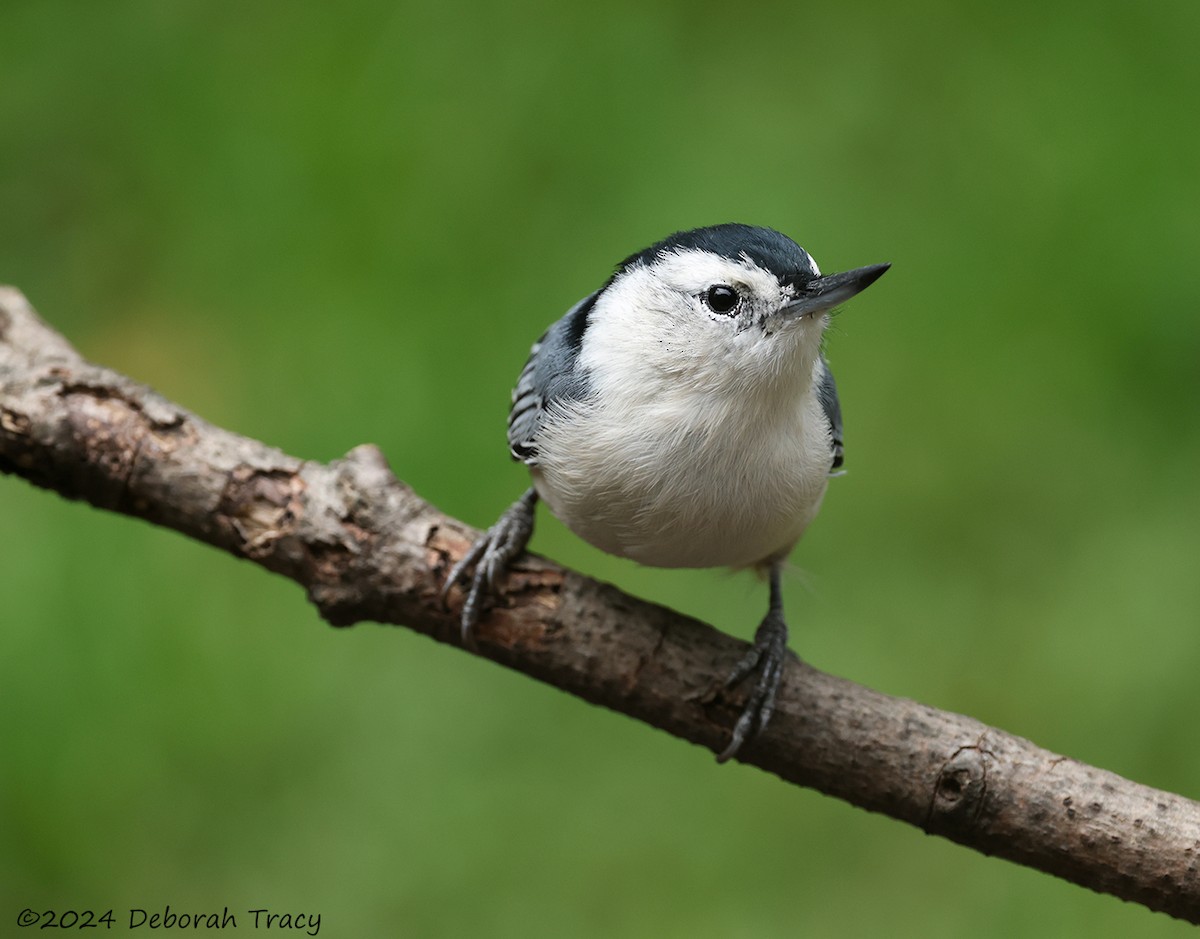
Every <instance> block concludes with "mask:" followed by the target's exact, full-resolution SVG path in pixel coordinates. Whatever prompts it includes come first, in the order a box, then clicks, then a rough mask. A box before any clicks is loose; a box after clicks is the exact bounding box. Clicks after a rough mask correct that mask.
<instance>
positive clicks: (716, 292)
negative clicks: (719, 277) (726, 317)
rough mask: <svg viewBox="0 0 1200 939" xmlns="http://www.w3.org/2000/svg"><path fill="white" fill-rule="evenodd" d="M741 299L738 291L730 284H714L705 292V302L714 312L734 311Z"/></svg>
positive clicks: (727, 312)
mask: <svg viewBox="0 0 1200 939" xmlns="http://www.w3.org/2000/svg"><path fill="white" fill-rule="evenodd" d="M741 300H742V298H741V296H740V295H739V294H738V292H737V291H736V290H734V289H733V288H732V287H730V286H729V285H728V284H713V285H712V286H711V287H709V288H708V290H707V291H706V292H705V294H704V302H705V303H707V304H708V308H709V309H710V310H712V311H713V312H714V313H721V314H729V313H732V312H733V311H734V310H735V309H737V305H738V304H739V303H740V302H741Z"/></svg>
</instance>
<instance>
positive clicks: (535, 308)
mask: <svg viewBox="0 0 1200 939" xmlns="http://www.w3.org/2000/svg"><path fill="white" fill-rule="evenodd" d="M0 37H3V38H2V40H0V48H2V50H3V53H2V55H0V134H2V141H0V281H3V282H7V283H11V284H14V285H17V286H19V287H20V288H21V289H22V290H24V291H25V292H26V293H27V295H28V296H29V297H30V299H31V300H32V301H33V303H34V304H35V305H36V306H37V307H38V309H39V310H40V311H41V312H42V314H43V315H44V316H45V317H46V318H47V319H48V320H50V321H51V322H52V323H53V324H54V325H56V326H57V327H58V328H59V329H61V330H62V331H63V332H64V333H65V334H66V336H67V337H68V338H70V339H71V340H72V341H73V342H74V343H75V344H76V346H77V347H78V348H79V349H80V350H81V351H82V352H83V353H84V354H85V355H87V356H88V357H90V358H92V359H94V360H96V361H99V362H102V363H104V364H107V365H109V366H112V367H114V368H116V369H118V370H121V371H123V372H126V373H128V374H131V375H133V376H135V377H136V378H138V379H140V380H143V381H145V382H147V383H148V384H150V385H152V386H153V387H155V388H156V389H158V390H159V391H161V392H162V393H164V394H165V395H167V396H168V397H170V398H172V399H174V400H176V401H178V402H180V403H181V404H183V405H185V406H186V407H189V408H191V409H193V410H194V411H196V412H198V413H199V414H201V415H203V416H204V417H206V418H207V419H209V420H211V421H213V422H215V423H218V424H221V425H224V426H227V427H230V428H232V429H235V430H237V431H239V432H242V433H245V434H248V435H251V436H254V437H258V438H261V439H263V440H265V441H267V442H269V443H271V444H274V445H277V446H279V447H282V448H283V449H284V450H287V451H289V452H291V453H294V454H297V455H300V456H304V457H307V458H312V459H317V460H328V459H331V458H334V457H337V456H339V455H340V454H342V453H344V452H345V451H346V450H348V449H350V448H351V447H353V446H355V445H357V444H359V443H362V442H366V441H371V442H375V443H377V444H379V445H380V446H381V447H382V448H383V449H384V451H385V452H386V453H387V454H388V456H389V458H390V459H391V461H392V464H393V467H394V468H395V470H396V472H397V474H398V475H399V476H400V477H401V478H403V479H405V480H406V481H408V482H409V483H411V484H412V485H413V486H414V487H415V488H416V490H417V491H418V492H420V493H421V494H423V495H424V496H426V497H427V498H429V499H430V500H432V501H433V502H434V503H436V504H437V505H438V506H439V507H441V508H443V509H445V510H447V511H449V512H451V513H452V514H455V515H457V516H459V517H461V518H463V519H466V520H468V521H470V522H472V523H474V524H476V525H484V524H487V523H490V522H491V521H492V520H493V519H494V517H495V516H496V515H497V513H498V512H499V511H500V509H501V508H502V507H503V506H505V505H507V504H508V503H509V501H511V499H513V498H514V497H515V496H516V494H517V493H518V492H519V491H520V490H521V489H522V488H523V486H524V485H525V474H524V472H523V470H522V469H521V468H520V467H518V466H516V465H513V464H511V463H510V462H509V460H508V457H507V454H506V450H505V443H504V420H505V415H506V404H507V396H508V392H509V389H510V387H511V385H512V383H513V381H514V379H515V377H516V374H517V372H518V371H519V369H520V367H521V365H522V363H523V362H524V357H525V355H526V352H527V351H528V347H529V344H530V342H531V341H532V340H533V339H534V338H535V337H536V336H537V334H538V332H539V331H540V330H541V329H542V328H543V327H544V326H545V325H546V324H547V323H549V322H550V321H551V320H552V319H554V318H556V317H557V316H558V315H559V314H560V313H561V312H562V311H563V310H565V309H566V308H567V306H568V305H570V304H571V303H573V302H574V301H575V300H576V299H578V298H579V297H580V296H582V295H583V294H585V293H587V292H589V291H590V290H592V289H594V288H595V287H596V286H597V285H598V284H599V283H600V282H601V281H602V280H603V278H604V277H605V276H606V274H607V272H608V270H609V269H610V268H611V266H612V265H613V264H614V263H615V262H616V261H618V260H619V259H620V258H622V257H624V256H625V255H626V254H628V253H629V252H631V251H633V250H635V249H637V248H640V247H642V246H643V245H645V244H647V243H649V242H651V241H653V240H655V239H657V238H659V237H661V236H663V235H665V234H667V233H668V232H670V231H673V230H676V229H679V228H687V227H692V226H696V225H702V224H707V223H713V222H719V221H727V220H740V221H747V222H753V223H758V224H765V225H771V226H774V227H776V228H779V229H781V230H783V231H785V232H787V233H789V234H791V235H793V236H795V237H796V238H797V240H799V241H800V242H801V243H802V244H804V245H805V246H806V247H807V248H808V249H809V250H811V251H812V252H813V254H814V255H815V256H816V257H817V259H818V261H819V262H820V263H821V265H822V266H823V268H824V269H826V270H838V269H844V268H848V267H853V266H857V265H862V264H869V263H874V262H878V261H891V262H892V263H893V265H894V267H893V270H892V272H891V273H890V274H889V275H888V276H887V278H885V279H884V280H883V281H881V282H880V283H879V284H878V285H877V286H876V287H875V288H873V289H872V290H871V291H869V292H868V293H867V294H865V295H864V296H863V297H861V298H859V299H857V300H855V301H854V302H853V304H851V305H850V306H849V307H848V308H847V310H846V311H845V313H844V314H843V315H841V316H839V317H838V318H837V319H836V321H835V326H834V329H833V331H832V334H831V336H830V346H829V348H830V358H831V361H832V362H833V365H834V367H835V370H836V372H837V375H838V379H839V382H840V384H841V387H842V398H843V403H844V408H845V412H846V422H847V469H848V470H849V474H848V475H847V476H846V477H845V478H844V479H839V480H837V481H836V484H835V485H834V486H833V487H831V492H830V494H829V496H828V498H827V500H826V504H825V508H824V511H823V513H822V516H821V518H820V519H819V520H818V522H817V524H816V525H815V526H814V527H813V528H812V530H811V531H810V532H809V534H808V535H807V536H806V538H805V540H804V542H803V543H802V544H801V546H800V548H799V549H798V550H797V552H796V554H795V557H794V563H795V567H796V572H795V573H794V574H793V576H791V578H790V579H789V582H788V585H787V593H788V598H787V602H788V608H789V610H790V614H791V619H792V623H793V646H794V647H795V648H796V649H797V650H798V651H800V653H801V654H802V655H804V656H805V657H806V658H807V659H808V660H810V661H811V662H813V663H814V664H815V665H817V666H819V667H821V668H824V669H826V670H829V671H833V672H835V673H838V674H841V675H846V676H849V677H851V678H854V679H855V680H857V681H860V682H863V683H865V684H867V685H870V686H872V687H875V688H879V689H881V690H884V691H887V692H890V693H893V694H900V695H905V696H910V697H914V698H917V699H919V700H921V701H924V702H927V703H930V704H933V705H936V706H938V707H942V708H947V709H951V710H955V711H960V712H965V713H968V714H971V715H973V716H975V717H977V718H980V719H981V720H984V721H987V722H989V723H992V724H995V725H997V726H999V727H1002V728H1004V729H1006V730H1010V731H1013V732H1016V733H1019V734H1023V735H1026V736H1028V737H1031V738H1032V739H1033V740H1035V741H1037V742H1038V743H1040V744H1042V745H1044V746H1047V747H1049V748H1051V749H1054V750H1057V751H1060V752H1062V753H1065V754H1068V755H1070V756H1074V757H1077V758H1079V759H1082V760H1085V761H1088V762H1091V763H1095V764H1098V765H1100V766H1103V767H1106V768H1108V769H1112V770H1115V771H1116V772H1119V773H1122V774H1124V775H1127V776H1129V777H1132V778H1134V779H1137V780H1139V781H1141V782H1145V783H1148V784H1151V785H1154V786H1158V787H1162V788H1166V789H1170V790H1173V791H1176V792H1181V793H1183V794H1185V795H1189V796H1191V797H1193V798H1195V797H1198V796H1200V747H1197V746H1196V738H1195V715H1196V713H1197V711H1198V709H1200V682H1198V681H1197V675H1198V674H1200V636H1198V635H1197V625H1198V623H1197V620H1198V615H1197V614H1198V611H1200V576H1197V571H1196V562H1197V558H1198V557H1200V531H1198V526H1197V522H1198V521H1200V483H1198V482H1197V475H1198V474H1197V472H1196V467H1197V465H1198V463H1200V421H1197V410H1198V406H1200V368H1198V366H1200V355H1198V353H1200V315H1198V312H1200V310H1198V301H1200V274H1198V273H1197V272H1198V270H1200V266H1198V265H1197V263H1196V255H1197V252H1198V250H1200V223H1198V222H1197V206H1198V205H1200V172H1198V168H1200V124H1198V123H1197V121H1196V117H1195V114H1196V106H1197V101H1198V100H1200V58H1198V57H1197V55H1196V46H1197V42H1198V40H1200V5H1198V4H1196V3H1194V2H1191V0H1188V2H1176V3H1173V4H1172V3H1166V4H1154V5H1140V6H1134V5H1127V4H1117V3H1111V2H1109V3H1099V4H1097V3H1089V4H1086V5H1085V4H1077V3H1070V4H1061V5H1054V4H1046V3H1038V4H1033V3H1029V2H1014V3H1006V4H997V5H982V4H975V5H971V4H962V3H957V2H951V0H925V2H922V0H917V2H914V3H906V4H896V3H885V2H868V3H861V4H857V5H847V4H844V3H824V4H811V5H800V4H795V3H783V2H775V3H763V4H756V5H751V4H747V5H744V6H742V7H740V8H739V7H734V6H730V5H728V4H723V3H711V2H709V3H690V4H689V3H682V2H665V3H650V4H648V3H646V2H644V0H636V2H635V0H610V2H604V3H600V4H586V5H581V6H579V7H571V6H569V5H564V4H560V3H551V2H544V0H517V2H510V3H505V4H495V5H480V4H474V5H454V4H434V3H400V4H383V3H365V2H364V3H349V4H338V5H334V4H324V3H315V2H296V3H291V4H271V5H266V4H262V5H249V4H240V3H237V4H235V3H229V2H217V3H199V2H174V3H172V2H162V0H143V2H126V0H121V2H113V3H105V4H82V3H60V2H45V0H42V2H37V3H32V2H30V3H26V2H17V0H9V2H6V3H4V4H3V5H0ZM0 524H2V526H3V533H2V537H0V597H2V598H3V599H2V601H0V610H2V616H3V628H2V629H0V689H3V691H2V692H0V699H2V705H0V799H2V804H0V811H2V815H0V868H2V870H0V874H2V876H0V901H2V903H0V916H3V917H4V918H5V919H4V921H5V922H8V923H11V922H12V921H13V917H15V915H16V913H17V912H18V911H19V910H20V909H21V908H22V907H25V906H29V907H33V908H35V909H42V908H47V907H49V908H59V909H64V908H76V909H80V908H87V907H91V908H99V909H104V908H108V907H115V908H117V909H118V910H122V909H125V910H127V909H128V908H129V907H144V908H150V909H153V908H156V907H157V908H159V909H161V908H162V906H163V905H165V904H168V903H169V904H171V906H172V908H173V909H176V910H180V909H185V908H190V909H218V910H219V909H220V908H222V907H223V906H225V905H228V906H230V908H231V909H234V910H242V909H249V908H254V907H269V908H271V909H273V910H278V911H286V910H305V911H310V912H320V913H321V915H322V931H321V934H322V935H327V936H368V935H385V934H394V935H404V936H462V935H472V936H531V935H532V936H538V935H548V936H549V935H554V936H561V935H571V936H613V935H627V936H649V935H654V936H706V935H712V936H746V937H750V936H764V935H811V936H875V935H881V934H884V933H886V934H887V935H891V936H922V937H941V936H957V935H961V934H963V933H964V932H966V931H968V930H969V931H970V932H971V933H972V934H973V935H976V936H1013V935H1046V936H1073V935H1086V936H1089V937H1098V936H1120V937H1127V936H1132V935H1137V936H1167V935H1183V934H1184V929H1185V927H1183V926H1182V925H1181V924H1178V923H1175V922H1172V921H1170V920H1168V919H1167V918H1166V917H1164V916H1162V915H1159V914H1152V913H1149V912H1147V911H1145V910H1143V909H1141V908H1139V907H1135V906H1131V905H1127V904H1122V903H1120V902H1119V901H1117V900H1114V899H1112V898H1108V897H1101V896H1097V895H1093V894H1091V893H1089V892H1087V891H1085V890H1082V889H1080V888H1077V887H1074V886H1072V885H1069V884H1066V883H1062V882H1059V881H1057V880H1055V879H1053V878H1050V877H1047V876H1045V875H1042V874H1039V873H1034V872H1032V871H1028V870H1024V869H1021V868H1018V867H1016V866H1014V865H1011V864H1008V863H1006V862H1003V861H999V860H994V859H988V858H984V857H982V856H979V855H976V854H974V853H972V852H969V851H966V850H964V849H962V848H959V847H956V846H953V845H950V844H948V843H945V842H943V841H941V840H939V839H933V838H927V837H925V836H924V835H922V834H921V833H920V832H919V831H917V830H915V829H913V828H910V827H907V826H904V825H901V824H899V823H896V822H893V821H891V820H888V819H885V818H881V817H876V816H869V815H867V814H866V813H864V812H862V811H859V810H857V809H853V808H851V807H849V806H847V805H844V804H842V803H840V802H836V801H834V800H831V799H828V798H826V797H823V796H820V795H818V794H816V793H813V792H809V791H806V790H798V789H796V788H794V787H791V786H787V785H784V784H782V783H780V782H779V781H778V780H776V779H774V778H772V777H769V776H767V775H765V774H762V773H760V772H757V771H755V770H753V769H749V768H745V767H736V766H733V767H718V766H717V765H716V764H715V763H714V761H713V758H712V756H711V754H709V753H708V752H706V751H702V750H700V749H698V748H695V747H692V746H689V745H687V744H684V743H682V742H680V741H677V740H674V739H671V738H668V737H666V736H664V735H662V734H659V733H655V732H653V731H650V730H648V729H647V728H645V727H643V726H641V725H638V724H635V723H633V722H631V721H629V720H627V719H624V718H622V717H619V716H616V715H613V714H610V713H608V712H605V711H601V710H599V709H595V708H592V707H589V706H587V705H585V704H583V703H581V702H579V701H577V700H574V699H572V698H569V697H567V696H565V695H563V694H561V693H559V692H557V691H554V690H552V689H549V688H546V687H542V686H540V685H538V684H536V683H534V682H532V681H530V680H528V679H526V678H524V677H522V676H519V675H515V674H511V673H508V672H505V671H503V670H502V669H499V668H497V667H495V666H493V665H491V664H489V663H487V662H485V661H483V660H479V659H475V658H472V657H470V656H466V655H463V654H461V653H459V652H457V651H455V650H452V649H449V648H443V647H440V646H437V645H436V644H434V643H432V642H430V641H428V640H427V639H424V638H422V637H420V636H417V635H415V634H411V633H409V632H407V631H405V630H403V629H394V628H381V627H378V626H374V625H370V624H363V625H360V626H358V627H356V628H354V629H350V630H343V631H335V630H333V629H330V628H329V627H327V626H325V625H323V624H322V623H321V622H320V621H319V620H318V618H317V617H316V616H315V615H314V613H313V610H312V609H311V608H310V607H309V606H308V604H307V603H306V601H305V599H304V597H303V595H302V593H301V591H299V590H298V589H296V588H295V587H294V586H292V585H291V584H289V583H287V582H285V581H283V580H281V579H278V578H273V577H271V576H268V575H266V574H264V573H263V572H262V571H260V570H258V569H257V568H255V567H253V566H252V565H248V564H241V563H238V562H236V561H234V560H232V559H231V558H229V557H227V556H224V555H221V554H219V553H218V552H216V551H213V550H211V549H209V548H206V547H204V546H202V545H199V544H195V543H192V542H189V541H187V540H185V539H184V538H182V537H180V536H177V535H175V534H173V533H170V532H167V531H163V530H158V529H155V528H152V527H150V526H149V525H146V524H143V523H141V522H137V521H133V520H130V519H127V518H122V517H118V516H115V515H110V514H105V513H102V512H99V511H96V510H93V509H90V508H88V507H86V506H83V505H79V504H69V503H67V502H65V501H63V500H61V499H60V498H58V497H57V496H54V495H51V494H48V493H45V492H41V491H38V490H34V489H33V488H31V487H30V486H28V485H27V484H26V483H24V482H22V481H21V480H18V479H13V478H8V477H5V478H0ZM534 548H535V549H536V550H538V551H539V552H541V553H544V554H547V555H549V556H551V557H554V558H556V559H558V560H560V561H562V562H563V563H566V564H568V565H572V566H574V567H577V568H579V569H581V570H583V571H587V572H589V573H592V574H594V575H596V576H598V577H601V578H605V579H608V580H611V581H614V582H616V583H618V584H620V585H621V586H623V587H624V588H626V589H628V590H630V591H632V592H634V593H636V594H639V595H642V596H646V597H649V598H652V599H654V600H657V601H660V602H663V603H667V604H670V605H673V606H675V607H677V608H679V609H681V610H684V611H686V612H689V613H692V614H696V615H701V616H703V618H705V619H707V620H708V621H710V622H713V623H714V624H718V625H720V626H722V627H725V628H727V629H728V630H729V631H730V632H734V633H736V634H739V635H743V636H747V635H749V634H750V632H751V631H752V629H753V627H754V625H755V624H756V623H757V621H758V619H759V618H760V617H761V615H762V611H763V609H764V603H765V597H764V592H763V589H762V587H761V586H760V585H759V584H757V583H755V582H754V581H753V579H751V578H749V577H742V576H729V575H725V574H721V573H718V572H705V571H700V572H672V571H654V570H643V569H638V568H636V567H634V566H633V565H631V564H626V563H623V562H620V561H617V560H614V559H612V558H609V557H606V556H604V555H602V554H600V553H599V552H597V551H594V550H592V549H590V548H589V547H588V546H586V545H584V544H583V543H581V542H580V541H578V540H577V539H575V538H574V537H572V536H571V535H570V534H569V533H568V532H566V531H565V529H563V528H562V526H561V525H559V524H558V523H557V522H556V521H555V520H554V519H553V518H552V517H551V516H549V514H548V513H542V514H541V516H540V519H539V529H538V533H537V535H536V537H535V541H534ZM9 928H10V927H8V926H6V927H4V929H3V931H4V932H6V933H7V932H8V930H9ZM243 928H245V927H243Z"/></svg>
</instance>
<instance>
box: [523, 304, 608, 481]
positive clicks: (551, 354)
mask: <svg viewBox="0 0 1200 939" xmlns="http://www.w3.org/2000/svg"><path fill="white" fill-rule="evenodd" d="M599 293H600V291H599V290H597V291H596V292H595V293H591V294H588V295H587V296H586V297H584V298H583V299H582V300H580V301H579V302H578V303H576V304H575V305H574V306H573V307H571V309H569V310H567V312H566V313H565V314H564V315H563V318H562V319H560V320H559V321H558V322H557V323H555V324H554V325H553V326H551V327H550V328H549V329H547V330H546V332H545V333H543V334H542V338H541V339H539V340H538V341H537V342H535V343H534V344H533V348H532V349H530V350H529V361H528V362H526V363H525V368H524V369H522V370H521V377H520V378H518V379H517V387H516V388H514V389H513V393H512V410H510V411H509V412H508V449H509V452H510V453H512V456H513V459H514V460H520V461H521V462H522V463H525V464H527V465H529V466H536V465H537V462H538V432H539V431H540V430H541V429H542V421H543V419H544V417H545V414H546V410H547V408H549V407H551V406H553V405H555V404H559V403H562V402H564V401H572V400H576V399H579V398H582V397H583V396H584V395H585V394H587V379H586V376H584V375H582V374H580V373H579V371H578V370H577V368H576V363H577V361H578V359H579V349H580V347H581V346H582V345H583V334H584V332H586V331H587V323H588V314H589V313H590V312H591V310H592V306H593V304H595V302H596V297H597V296H598V295H599Z"/></svg>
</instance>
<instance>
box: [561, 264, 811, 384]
mask: <svg viewBox="0 0 1200 939" xmlns="http://www.w3.org/2000/svg"><path fill="white" fill-rule="evenodd" d="M813 267H814V273H816V271H815V267H816V265H815V264H814V265H813ZM794 295H795V293H794V290H793V288H792V286H791V285H790V284H781V283H780V281H779V279H778V278H777V277H776V276H775V275H774V274H773V273H771V272H770V271H768V270H765V269H763V268H761V267H759V266H758V265H756V264H755V263H754V262H752V261H751V260H749V259H748V258H745V257H743V258H739V259H736V260H734V259H730V258H726V257H721V256H719V255H716V254H712V253H710V252H708V251H701V250H696V249H684V250H676V251H672V252H670V253H668V254H666V255H664V256H662V257H660V258H657V259H655V261H654V262H653V263H651V264H644V265H635V266H634V267H632V268H631V269H629V270H627V271H625V272H624V273H622V274H621V275H619V276H618V277H617V278H616V280H614V281H613V283H612V284H611V285H610V286H609V287H608V289H607V290H605V292H604V293H603V294H602V295H601V297H600V298H599V299H598V300H597V302H596V306H595V307H594V308H593V310H592V314H591V317H590V319H589V326H588V331H587V333H586V335H585V338H584V344H583V350H582V357H581V359H580V364H581V365H583V366H584V367H585V368H587V369H589V370H590V371H591V372H592V376H593V380H594V381H597V382H600V383H602V384H608V383H610V382H615V383H618V384H620V385H623V386H626V387H628V385H629V384H631V383H637V384H638V385H640V386H641V387H642V390H643V392H645V393H651V394H653V393H656V392H657V389H659V388H660V387H661V388H662V390H664V391H666V386H670V387H671V391H672V392H677V391H678V389H679V384H680V383H681V382H683V383H686V384H687V385H688V386H689V387H690V388H692V390H695V391H699V392H701V393H719V392H722V391H729V392H733V393H738V394H745V393H746V392H747V391H748V390H751V389H752V387H753V386H754V385H755V384H758V383H766V384H771V385H775V384H778V383H779V382H781V381H782V382H784V383H790V381H791V380H792V379H794V380H795V381H796V382H798V383H805V382H807V381H808V380H809V377H810V375H811V370H812V366H813V363H814V362H815V360H816V357H817V355H818V353H819V350H820V340H821V334H822V332H824V329H825V326H826V325H827V324H828V316H827V315H825V314H819V315H817V316H788V315H786V314H782V315H781V311H782V308H783V307H784V305H785V304H786V303H787V302H788V301H790V300H791V299H793V297H794Z"/></svg>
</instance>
